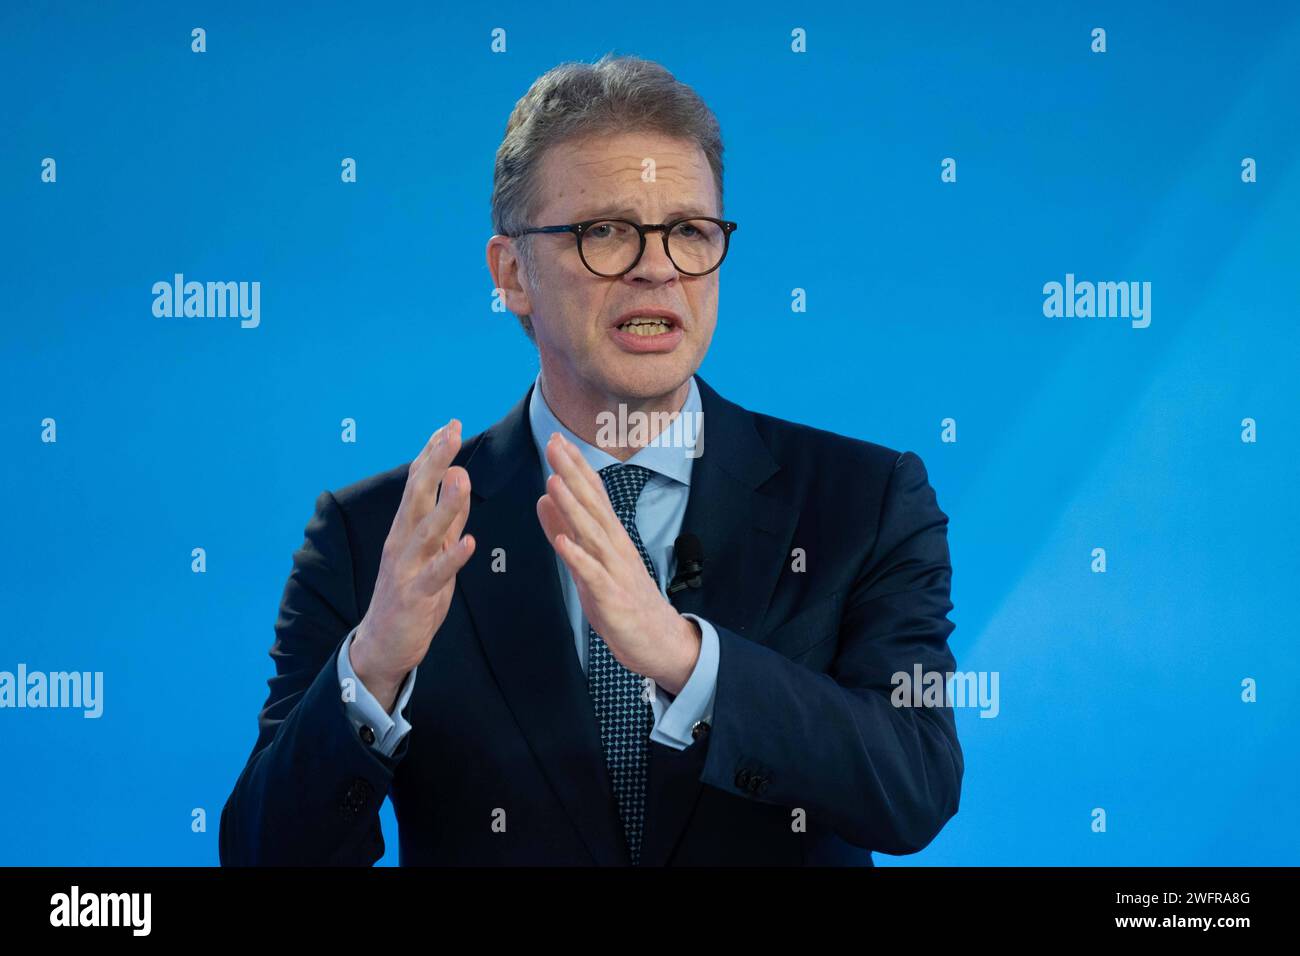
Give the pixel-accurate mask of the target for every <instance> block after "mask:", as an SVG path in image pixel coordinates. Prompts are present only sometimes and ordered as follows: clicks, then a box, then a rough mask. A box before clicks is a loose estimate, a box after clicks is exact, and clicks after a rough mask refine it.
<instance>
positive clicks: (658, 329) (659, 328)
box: [619, 317, 672, 335]
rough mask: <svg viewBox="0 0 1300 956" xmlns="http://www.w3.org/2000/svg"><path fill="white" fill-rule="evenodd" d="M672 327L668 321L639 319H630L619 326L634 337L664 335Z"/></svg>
mask: <svg viewBox="0 0 1300 956" xmlns="http://www.w3.org/2000/svg"><path fill="white" fill-rule="evenodd" d="M671 327H672V325H671V323H669V322H668V320H667V319H653V318H648V317H647V318H637V319H629V320H628V321H627V322H624V323H623V324H622V325H620V326H619V329H620V330H622V331H624V332H631V333H632V334H633V335H662V334H663V333H664V332H667V331H668V330H669V329H670V328H671Z"/></svg>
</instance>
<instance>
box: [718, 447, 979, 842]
mask: <svg viewBox="0 0 1300 956" xmlns="http://www.w3.org/2000/svg"><path fill="white" fill-rule="evenodd" d="M947 524H948V518H947V516H946V515H945V514H944V513H943V511H941V510H940V509H939V505H938V502H937V500H936V497H935V493H934V489H933V488H931V486H930V484H929V478H928V475H927V473H926V470H925V466H924V464H923V463H922V461H921V459H920V458H919V457H918V456H917V455H916V454H915V453H913V452H903V453H902V454H901V455H900V456H899V457H898V459H897V461H896V462H895V464H894V469H893V472H892V475H891V477H890V481H889V484H888V486H887V489H886V492H885V497H884V501H883V505H882V511H881V517H880V523H879V532H878V535H877V538H876V541H875V543H874V545H873V546H872V548H871V551H870V552H869V553H868V554H867V555H866V558H865V559H864V561H863V564H862V567H861V568H860V569H859V571H858V573H857V575H856V577H855V579H854V582H853V586H852V590H851V593H850V594H849V595H848V597H847V599H846V603H845V609H844V617H843V620H842V622H841V626H840V632H839V635H838V637H839V644H838V650H837V653H836V656H835V658H834V660H833V661H832V664H831V666H830V668H829V672H828V673H818V672H815V671H813V670H811V669H810V668H807V667H805V666H804V665H803V664H800V663H797V662H796V661H793V660H790V659H789V658H787V657H785V656H784V655H782V654H781V653H779V652H777V651H775V650H773V649H771V648H769V647H765V646H763V645H762V644H759V643H756V642H755V641H752V640H747V639H746V638H744V637H741V636H739V635H738V634H736V633H734V632H733V631H730V630H728V629H726V628H724V627H718V629H717V630H718V637H719V658H720V660H719V669H718V683H717V692H716V693H717V699H716V704H715V711H714V719H713V731H712V734H711V742H710V746H709V752H708V756H707V759H706V761H705V764H704V768H703V771H702V773H701V780H702V781H703V782H704V783H707V784H710V785H711V786H714V787H718V788H721V789H722V790H725V791H727V792H730V793H733V794H736V795H738V796H742V797H747V798H749V799H755V800H759V801H762V802H765V803H774V804H778V805H783V806H789V807H792V808H794V807H802V808H804V809H805V810H806V812H807V814H808V819H809V821H813V820H819V821H821V822H823V823H825V824H827V825H829V826H830V827H832V828H833V829H834V830H835V832H836V833H837V834H838V835H839V836H840V837H841V838H843V839H844V840H846V841H847V842H849V843H851V844H854V845H856V846H860V847H865V848H868V849H871V850H878V851H880V852H884V853H892V854H903V853H915V852H916V851H918V850H921V849H923V848H924V847H925V846H926V845H928V844H929V843H930V841H932V840H933V839H934V837H935V836H936V835H937V834H938V833H939V831H940V830H941V829H942V828H943V825H944V824H945V823H946V822H947V821H948V820H949V819H950V818H951V817H952V816H953V815H954V814H955V813H956V812H957V807H958V802H959V799H960V795H961V779H962V773H963V769H964V767H963V759H962V752H961V747H960V745H959V744H958V742H957V730H956V722H955V720H954V716H953V710H952V707H951V706H950V701H948V700H944V701H943V703H942V704H938V703H932V704H931V705H930V706H917V707H905V706H894V704H893V703H891V695H893V694H894V691H895V687H896V681H895V680H893V679H892V678H893V675H895V674H898V673H905V674H907V675H908V677H909V678H910V677H911V676H912V675H913V673H914V667H915V666H917V665H919V666H920V667H921V669H922V672H923V673H927V674H928V673H930V672H941V673H943V674H944V675H947V674H948V673H950V672H951V671H952V670H953V668H954V666H955V660H954V658H953V655H952V653H951V652H950V650H949V648H948V643H947V642H948V635H949V634H950V633H951V632H952V630H953V625H952V623H951V622H950V621H948V619H947V614H948V612H949V611H951V610H952V604H951V602H950V600H949V590H950V584H951V577H952V569H951V565H950V563H949V555H948V540H947ZM900 696H901V695H900Z"/></svg>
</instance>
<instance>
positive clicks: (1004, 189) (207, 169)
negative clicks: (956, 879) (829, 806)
mask: <svg viewBox="0 0 1300 956" xmlns="http://www.w3.org/2000/svg"><path fill="white" fill-rule="evenodd" d="M547 6H550V5H549V4H546V5H542V7H541V8H539V7H538V6H536V5H534V4H522V3H520V4H505V3H500V4H495V5H493V6H492V7H491V8H490V9H483V8H473V7H471V6H470V5H464V8H463V9H451V8H442V7H434V6H433V5H428V6H426V5H424V4H409V5H408V4H399V5H391V6H390V5H387V4H382V3H368V4H362V5H353V4H342V3H315V4H311V5H310V7H308V5H306V4H302V5H293V4H289V5H281V6H279V7H278V8H272V7H271V6H270V5H266V4H255V3H222V4H185V3H131V4H109V3H84V4H71V3H29V2H21V3H19V2H13V0H10V2H6V3H4V4H3V5H2V6H0V221H2V222H3V226H4V228H3V230H0V243H2V244H3V249H0V285H2V288H3V296H0V309H3V324H2V330H3V333H2V334H3V339H2V341H0V351H2V354H3V359H4V365H3V369H4V374H3V376H2V377H0V397H2V400H0V455H3V468H2V469H0V482H2V484H0V493H2V494H3V499H2V500H3V503H4V507H3V510H2V512H0V514H2V515H3V517H0V521H2V522H3V540H4V548H3V558H2V559H0V560H2V561H3V564H2V565H0V571H2V572H3V573H2V576H0V581H2V582H3V583H2V585H0V586H2V587H3V609H4V617H5V620H4V624H3V628H2V629H0V633H2V636H0V670H10V671H13V670H15V669H16V667H17V665H18V664H19V663H20V662H22V663H25V664H26V665H27V667H28V669H30V670H44V671H54V670H82V671H84V670H92V671H93V670H101V671H103V672H104V675H105V676H104V681H105V711H104V715H103V717H102V718H100V719H99V720H86V719H83V718H82V717H81V715H80V713H79V712H78V711H67V710H63V711H60V710H43V711H41V710H22V711H18V710H0V753H2V755H3V771H4V778H5V783H4V786H2V787H0V864H98V865H104V864H200V865H206V864H213V863H215V862H216V860H217V846H216V841H217V827H218V821H219V816H220V811H221V807H222V804H223V803H224V801H225V799H226V796H227V795H228V794H229V792H230V789H231V787H232V785H233V783H234V781H235V778H236V776H237V775H238V773H239V771H240V769H241V767H242V765H243V763H244V761H245V759H246V758H247V756H248V753H249V750H250V749H251V747H252V744H253V742H254V739H255V736H256V716H257V712H258V710H259V709H260V707H261V705H262V703H263V701H264V699H265V697H266V690H267V688H266V679H267V678H268V677H269V676H270V675H271V674H272V672H273V668H272V663H271V660H270V658H269V657H268V656H267V651H268V649H269V648H270V645H271V642H272V639H273V633H272V625H273V623H274V620H275V616H276V613H277V610H278V606H279V599H280V592H281V589H282V588H283V586H284V582H285V578H286V576H287V574H288V571H289V568H290V556H291V554H292V552H293V550H294V549H295V548H296V547H297V546H298V545H299V543H300V542H301V540H302V532H303V526H304V525H305V524H306V521H307V519H308V518H309V517H310V516H311V513H312V504H313V501H314V499H315V497H316V495H317V494H318V493H319V492H320V491H322V490H323V489H326V488H338V487H340V486H342V485H345V484H348V483H350V482H352V481H355V480H357V479H359V478H361V477H364V476H366V475H369V474H372V473H374V472H377V471H380V470H383V469H386V468H390V467H392V466H394V465H397V464H400V463H402V462H404V461H408V460H410V459H411V458H412V457H414V456H415V454H416V453H418V451H419V449H420V447H421V446H422V444H423V443H424V441H425V439H426V438H427V436H428V435H429V433H430V432H432V431H433V430H434V429H435V428H436V427H438V426H439V425H440V424H442V423H443V422H444V421H445V420H446V419H447V418H449V417H451V416H453V415H455V416H457V417H460V418H461V419H462V420H463V421H464V423H465V432H466V434H473V433H474V432H477V431H479V430H480V429H482V428H484V427H486V426H488V425H490V424H491V423H493V422H494V421H496V420H497V419H498V418H499V417H500V416H501V415H502V414H503V413H504V412H505V411H506V410H507V409H508V408H509V407H510V406H511V405H512V404H513V403H514V402H515V401H516V400H517V399H518V398H519V397H520V396H521V395H522V394H523V392H524V390H525V388H526V387H527V385H528V383H529V381H530V380H531V379H532V377H533V375H534V373H535V371H536V368H537V366H536V357H535V353H534V351H533V348H532V346H531V345H530V344H529V343H528V341H527V339H526V338H525V337H524V335H523V334H522V332H521V331H520V330H519V329H518V327H517V325H516V323H515V321H514V319H513V317H511V316H509V315H503V314H500V313H495V312H493V311H491V308H490V306H491V285H492V283H491V279H490V277H489V274H488V271H487V268H486V265H485V261H484V244H485V242H486V240H487V238H488V236H489V235H490V234H491V228H490V219H489V195H490V190H491V177H492V161H493V155H494V152H495V150H496V147H497V145H498V143H499V141H500V137H501V134H502V132H503V130H504V127H505V121H506V117H507V115H508V113H509V111H510V109H511V107H512V106H513V104H514V102H515V100H516V99H517V98H518V97H519V96H520V95H522V94H523V92H524V90H525V89H526V88H527V86H528V84H529V83H530V82H531V81H532V80H533V79H534V78H535V77H536V76H537V75H539V74H540V73H541V72H543V71H544V70H546V69H548V68H549V67H551V66H553V65H555V64H556V63H558V62H560V61H563V60H571V59H582V60H587V61H590V60H593V59H595V58H596V57H598V56H599V55H600V54H602V53H604V52H606V51H611V50H612V51H614V52H616V53H634V54H639V55H642V56H646V57H649V58H652V59H656V60H659V61H661V62H662V63H664V64H665V65H666V66H667V67H668V68H669V69H671V70H673V71H674V72H675V73H676V74H677V75H678V76H679V77H680V78H681V79H683V80H684V81H686V82H688V83H690V84H691V85H693V86H694V87H695V88H696V89H698V90H699V92H700V93H701V94H702V95H703V96H704V98H705V99H706V101H707V102H708V103H709V104H710V105H711V106H712V107H713V109H714V110H715V112H716V113H717V115H718V117H719V119H720V121H721V123H722V128H723V134H724V137H725V140H726V148H727V175H726V214H727V216H728V218H733V219H735V220H737V221H738V222H740V223H741V229H740V231H739V232H738V233H737V235H736V238H735V242H734V243H733V246H732V254H731V256H730V258H729V259H728V261H727V263H726V265H725V266H724V267H723V275H722V296H721V303H720V308H719V324H718V330H717V334H716V336H715V338H714V340H713V345H712V349H711V351H710V353H709V355H708V358H707V360H706V361H705V363H704V365H703V367H702V369H701V374H703V375H704V376H705V377H706V378H707V379H708V380H709V381H710V382H711V383H712V384H714V385H715V386H716V387H717V388H719V389H720V390H721V392H722V393H723V394H724V395H726V396H728V397H729V398H731V399H732V400H734V401H737V402H739V403H741V404H743V405H745V406H747V407H750V408H753V409H755V410H758V411H762V412H766V413H769V414H773V415H778V416H781V417H784V418H789V419H793V420H795V421H800V422H806V423H809V424H812V425H816V426H818V427H821V428H826V429H830V430H833V431H837V432H841V433H843V434H847V435H851V436H855V437H858V438H863V439H868V440H871V441H876V442H879V443H882V444H885V445H889V446H892V447H895V448H898V449H910V450H914V451H916V452H917V453H918V454H919V455H921V457H922V458H923V460H924V461H925V463H926V465H927V467H928V468H929V472H930V476H931V481H932V483H933V484H934V486H935V488H936V489H937V492H938V496H939V503H940V506H941V507H943V508H944V510H945V511H946V512H947V513H948V515H949V516H950V518H951V525H950V542H951V548H952V559H953V566H954V576H953V603H954V605H955V609H954V611H953V613H952V615H951V617H952V620H953V621H954V623H955V624H956V630H955V632H954V634H953V637H952V640H951V645H952V648H953V650H954V653H955V654H956V656H957V662H958V667H959V669H961V670H985V671H997V672H998V673H999V675H1000V714H999V715H998V716H997V717H996V718H995V719H982V718H980V717H979V716H978V712H977V711H976V710H973V709H971V710H962V711H959V714H958V720H959V731H960V736H961V742H962V745H963V748H964V751H965V755H966V776H965V785H964V789H963V794H962V803H961V810H960V812H959V814H958V815H957V816H956V817H955V818H954V819H953V820H952V821H951V822H950V823H949V824H948V826H947V827H946V828H945V829H944V831H943V832H942V833H941V834H940V836H939V837H938V839H936V841H935V842H934V843H933V844H932V845H931V846H930V847H929V848H927V849H926V850H925V851H923V852H922V853H920V854H918V855H915V856H911V857H903V858H892V857H887V856H883V855H880V854H877V860H878V862H880V863H882V864H894V863H917V864H977V863H978V864H984V863H989V864H1083V865H1092V864H1297V863H1300V822H1298V817H1297V814H1296V812H1295V811H1296V807H1297V805H1300V773H1298V772H1297V747H1296V743H1295V740H1296V738H1295V734H1296V729H1297V714H1298V713H1300V708H1298V707H1297V689H1296V685H1297V680H1296V670H1295V664H1296V661H1297V650H1296V648H1297V638H1296V629H1295V625H1294V623H1293V619H1292V618H1291V617H1290V615H1291V614H1292V611H1293V598H1294V596H1295V594H1296V590H1297V589H1296V583H1295V582H1296V579H1297V571H1298V570H1300V569H1298V567H1297V565H1298V564H1300V561H1298V559H1297V553H1298V552H1297V546H1296V530H1297V526H1298V522H1297V504H1296V502H1297V495H1296V479H1297V477H1298V473H1297V471H1298V470H1297V466H1296V462H1297V457H1296V442H1297V412H1298V411H1300V402H1297V383H1296V372H1297V355H1298V354H1300V350H1298V348H1297V346H1300V336H1298V335H1297V332H1296V323H1297V318H1298V316H1297V311H1296V302H1297V300H1300V269H1298V268H1297V261H1296V260H1297V252H1298V251H1300V242H1298V241H1297V222H1298V217H1297V213H1298V211H1300V176H1298V175H1297V154H1298V151H1300V123H1297V111H1296V102H1295V96H1296V91H1297V90H1300V20H1298V19H1297V12H1296V8H1294V7H1293V6H1292V5H1288V4H1274V3H1260V4H1227V3H1221V4H1208V3H1206V4H1202V3H1198V4H1136V5H1135V4H1129V3H1095V4H1086V5H1085V4H1069V5H1065V4H1062V5H1047V4H1040V3H1032V2H1020V3H1005V4H998V5H996V9H989V10H986V11H981V10H978V9H975V7H974V5H968V4H960V3H952V4H949V5H939V6H937V7H936V6H935V5H925V6H923V7H922V6H913V7H912V8H907V7H906V5H893V4H891V5H888V6H882V7H864V8H861V9H854V10H849V9H847V7H846V8H845V9H837V8H834V7H824V6H820V5H816V4H810V3H798V4H781V3H766V4H759V5H755V4H752V3H746V4H734V5H726V4H710V5H707V6H696V7H694V8H691V9H690V10H685V9H683V10H682V11H681V12H678V13H673V12H670V11H664V10H660V9H658V8H656V7H653V6H650V7H647V6H645V5H626V4H624V5H613V6H608V5H606V6H604V7H601V12H600V14H599V15H595V14H593V8H591V7H590V5H584V4H565V5H560V9H559V11H558V12H557V11H551V10H547V9H545V7H547ZM1049 7H1050V8H1051V9H1049ZM196 26H202V27H204V28H205V29H206V30H207V42H208V51H207V52H206V53H204V54H201V55H199V54H195V53H192V52H191V51H190V30H191V28H193V27H196ZM495 27H502V28H505V29H506V30H507V39H508V48H507V49H508V52H507V53H505V54H493V53H492V52H490V49H489V42H490V31H491V30H492V29H493V28H495ZM794 27H803V28H805V29H806V30H807V31H808V52H807V53H806V54H802V55H796V54H794V53H792V52H791V51H790V31H791V29H792V28H794ZM1094 27H1103V28H1105V29H1106V31H1107V43H1108V51H1107V52H1106V53H1104V54H1094V53H1092V52H1091V51H1090V31H1091V30H1092V28H1094ZM47 156H49V157H53V158H55V159H56V160H57V163H58V181H57V183H55V184H46V183H42V182H41V180H40V165H41V161H42V159H43V158H44V157H47ZM345 156H351V157H355V158H356V160H357V163H358V176H359V181H358V182H357V183H356V184H352V185H345V184H343V183H341V182H340V178H339V169H340V166H339V164H340V160H341V159H342V158H343V157H345ZM1247 156H1249V157H1253V158H1255V159H1256V161H1257V162H1258V170H1259V173H1258V176H1259V181H1258V182H1257V183H1254V184H1246V183H1243V182H1242V181H1241V175H1240V172H1241V166H1240V164H1241V160H1242V158H1243V157H1247ZM944 157H954V158H955V159H956V160H957V162H958V181H957V182H956V183H955V184H944V183H941V182H940V176H939V173H940V161H941V160H942V159H943V158H944ZM177 272H182V273H185V275H186V276H187V277H188V278H193V279H198V280H201V281H206V280H257V281H260V282H261V284H262V299H261V325H260V327H258V328H256V329H241V328H240V327H239V324H238V321H237V320H231V319H216V320H207V319H193V318H191V319H183V318H182V319H158V318H155V317H154V316H153V314H152V311H151V307H152V302H153V295H152V293H151V291H150V290H151V287H152V285H153V283H154V282H156V281H159V280H170V279H171V277H172V275H173V274H174V273H177ZM1067 272H1072V273H1074V274H1075V275H1076V276H1078V277H1079V278H1080V279H1093V280H1117V281H1118V280H1136V281H1149V282H1151V283H1152V312H1151V316H1152V321H1151V325H1150V327H1149V328H1146V329H1134V328H1131V327H1130V325H1129V323H1128V322H1127V321H1125V320H1113V319H1111V320H1106V319H1100V320H1099V319H1048V318H1045V317H1044V316H1043V312H1042V303H1043V294H1042V286H1043V284H1044V283H1045V282H1048V281H1052V280H1056V281H1061V280H1063V279H1064V276H1065V274H1066V273H1067ZM796 287H799V288H804V289H806V290H807V296H808V311H807V312H806V313H804V314H795V313H792V311H791V309H790V295H791V290H792V289H794V288H796ZM47 416H49V417H52V418H54V419H56V420H57V422H58V442H57V443H56V444H47V443H42V442H41V440H40V431H41V426H40V423H41V420H42V419H43V418H45V417H47ZM345 417H351V418H354V419H356V421H357V422H358V438H359V440H358V442H357V443H356V444H344V443H342V442H341V441H340V440H339V432H340V422H341V421H342V419H344V418H345ZM947 417H952V418H954V419H955V420H956V421H957V427H958V433H957V434H958V441H957V442H956V443H944V442H942V441H941V440H940V423H941V422H942V420H943V419H945V418H947ZM1247 417H1249V418H1253V419H1255V420H1256V421H1257V422H1258V436H1259V440H1258V442H1257V443H1254V444H1248V443H1243V442H1242V441H1241V438H1240V433H1241V421H1242V419H1243V418H1247ZM847 478H848V476H846V480H847ZM194 547H203V548H205V549H206V551H207V555H208V569H207V573H206V574H194V573H192V572H191V570H190V551H191V549H192V548H194ZM1094 547H1104V548H1105V549H1106V551H1107V556H1108V570H1107V572H1106V573H1105V574H1095V573H1092V571H1091V570H1090V566H1089V562H1090V552H1091V550H1092V549H1093V548H1094ZM1248 677H1249V678H1254V679H1255V680H1256V681H1257V682H1258V687H1259V700H1258V702H1257V703H1253V704H1246V703H1243V702H1242V701H1241V699H1240V695H1241V681H1242V680H1243V679H1244V678H1248ZM416 732H418V728H417V731H416ZM1094 807H1103V808H1105V810H1106V811H1107V814H1108V828H1107V832H1106V833H1104V834H1098V833H1093V832H1091V829H1090V812H1091V811H1092V809H1093V808H1094ZM194 808H203V809H204V810H206V813H207V830H206V832H202V833H194V832H192V831H191V811H192V810H193V809H194ZM383 820H384V826H385V833H386V838H387V841H388V848H389V852H388V855H387V856H386V857H385V859H384V862H385V863H395V862H396V856H397V854H396V827H395V821H394V818H393V816H392V813H391V808H390V807H389V806H388V805H385V808H384V811H383Z"/></svg>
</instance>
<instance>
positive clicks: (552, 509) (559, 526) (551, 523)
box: [537, 495, 573, 547]
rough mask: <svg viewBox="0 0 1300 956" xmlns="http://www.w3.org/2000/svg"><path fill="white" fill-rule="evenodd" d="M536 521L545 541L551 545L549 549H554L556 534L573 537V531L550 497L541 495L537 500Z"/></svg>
mask: <svg viewBox="0 0 1300 956" xmlns="http://www.w3.org/2000/svg"><path fill="white" fill-rule="evenodd" d="M537 520H538V521H539V522H540V523H541V526H542V531H543V532H545V534H546V540H547V541H549V542H550V543H551V547H555V536H556V535H557V534H567V535H569V537H573V529H572V528H571V527H570V526H569V522H568V520H567V519H566V518H565V517H564V513H563V512H562V511H560V508H559V506H558V505H557V504H556V503H555V499H553V498H552V497H551V496H550V495H542V496H541V497H540V498H538V499H537Z"/></svg>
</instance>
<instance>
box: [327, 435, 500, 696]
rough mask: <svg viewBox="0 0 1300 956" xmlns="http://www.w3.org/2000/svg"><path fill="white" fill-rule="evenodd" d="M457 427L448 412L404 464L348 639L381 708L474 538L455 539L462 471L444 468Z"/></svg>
mask: <svg viewBox="0 0 1300 956" xmlns="http://www.w3.org/2000/svg"><path fill="white" fill-rule="evenodd" d="M460 427H461V426H460V422H459V421H457V420H456V419H454V418H453V419H452V420H451V421H449V422H448V423H447V424H446V425H444V426H443V427H442V428H440V429H438V430H437V431H436V432H434V433H433V435H431V436H430V437H429V440H428V442H426V443H425V446H424V450H423V451H421V452H420V455H419V457H418V458H416V459H415V461H413V462H411V466H410V470H409V471H408V472H407V478H406V489H405V490H404V491H403V492H402V501H401V504H400V505H398V508H397V516H396V517H395V518H394V519H393V526H392V528H390V529H389V532H388V537H387V539H386V540H385V541H384V550H383V553H382V555H381V557H380V560H379V575H378V577H377V579H376V581H375V592H374V596H373V597H372V598H371V601H370V607H369V608H368V609H367V610H366V614H365V616H364V617H363V618H362V619H361V624H360V626H359V627H358V628H357V633H356V637H354V638H353V640H352V651H351V657H350V660H351V662H352V669H353V671H354V672H355V673H356V675H357V678H358V679H359V680H360V681H361V683H362V684H364V685H365V687H366V690H368V691H369V692H370V693H371V694H373V695H374V697H375V698H376V699H377V700H378V701H379V703H380V705H381V706H382V707H383V708H384V710H385V712H387V711H391V710H392V707H393V702H394V701H395V700H396V699H397V692H398V689H399V688H400V687H401V686H402V681H403V680H405V679H406V675H407V673H409V672H410V670H411V669H412V668H413V667H415V666H416V665H417V664H419V663H420V661H421V660H423V659H424V655H425V653H426V652H427V651H428V649H429V642H430V641H431V640H432V639H433V635H434V634H435V632H437V630H438V628H439V627H441V626H442V622H443V620H444V619H445V618H446V616H447V609H448V608H449V607H450V606H451V596H452V591H453V590H454V589H455V587H456V573H457V572H458V571H459V570H460V569H461V568H462V567H464V565H465V562H466V561H468V560H469V558H470V555H472V554H473V553H474V538H473V536H472V535H465V536H464V537H461V532H462V531H463V530H464V528H465V522H466V521H467V520H469V497H470V494H469V493H470V486H469V473H468V472H467V471H466V470H465V469H464V468H462V467H460V466H459V465H456V466H454V467H452V466H451V462H452V461H453V460H454V459H455V457H456V454H457V452H459V451H460V439H461V435H460Z"/></svg>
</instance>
